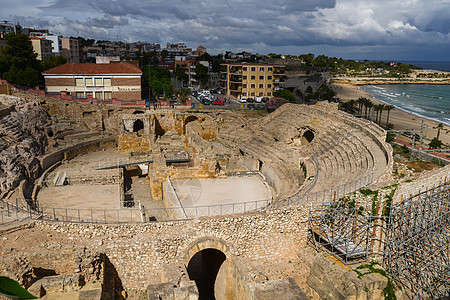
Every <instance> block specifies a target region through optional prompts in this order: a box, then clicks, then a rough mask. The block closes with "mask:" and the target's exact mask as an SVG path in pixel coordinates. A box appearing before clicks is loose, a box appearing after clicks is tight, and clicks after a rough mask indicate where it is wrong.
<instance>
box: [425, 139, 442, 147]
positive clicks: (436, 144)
mask: <svg viewBox="0 0 450 300" xmlns="http://www.w3.org/2000/svg"><path fill="white" fill-rule="evenodd" d="M428 146H429V147H430V149H439V148H441V147H442V142H441V141H440V140H439V139H438V138H433V139H432V140H431V142H430V143H429V144H428Z"/></svg>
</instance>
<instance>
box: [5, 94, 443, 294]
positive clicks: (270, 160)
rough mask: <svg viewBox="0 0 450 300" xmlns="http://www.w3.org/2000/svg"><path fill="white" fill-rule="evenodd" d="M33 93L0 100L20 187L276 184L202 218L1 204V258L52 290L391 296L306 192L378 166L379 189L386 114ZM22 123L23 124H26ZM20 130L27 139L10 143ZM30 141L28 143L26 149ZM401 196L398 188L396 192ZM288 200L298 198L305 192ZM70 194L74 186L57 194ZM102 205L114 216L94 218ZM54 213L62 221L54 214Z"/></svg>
mask: <svg viewBox="0 0 450 300" xmlns="http://www.w3.org/2000/svg"><path fill="white" fill-rule="evenodd" d="M21 96H22V99H21V98H19V99H18V98H11V99H12V100H8V101H9V102H8V101H6V100H5V102H2V103H7V102H8V103H10V104H9V106H8V105H6V104H4V105H3V106H2V107H1V111H0V112H1V118H0V125H1V124H6V125H5V126H6V127H4V128H8V130H6V131H8V132H9V134H6V133H5V131H2V135H1V136H0V138H1V139H3V140H4V141H5V142H7V143H6V144H4V145H8V147H7V148H6V147H5V148H4V149H3V150H2V152H1V155H4V158H2V162H8V168H9V169H8V171H3V170H6V169H4V166H5V164H4V163H2V164H1V166H0V169H1V170H2V171H1V172H3V173H0V175H1V176H0V183H1V184H2V185H1V187H2V190H1V191H2V193H3V194H5V193H9V194H10V197H9V199H11V198H12V197H13V196H12V193H14V195H18V197H21V198H27V197H28V196H29V195H31V196H33V195H34V196H36V194H38V193H39V189H46V188H49V187H53V185H55V186H54V188H55V189H58V188H60V190H62V188H63V187H64V185H65V184H67V185H72V186H74V187H75V188H78V189H79V190H80V191H79V193H80V194H81V190H82V189H86V187H87V186H88V185H89V186H92V185H95V184H98V185H107V184H116V183H117V181H119V183H118V184H117V186H118V189H117V188H116V187H114V189H115V190H120V192H119V194H120V195H119V197H116V198H115V197H112V196H111V197H110V198H109V199H107V200H108V201H109V202H106V203H107V204H106V206H107V208H108V209H110V207H111V206H112V205H113V203H114V205H116V204H117V203H119V201H125V200H126V199H125V198H127V197H131V198H132V197H133V196H134V197H136V194H135V195H132V192H136V187H134V189H133V186H132V185H133V180H134V179H136V178H137V177H138V179H139V181H138V182H139V185H141V186H143V187H145V189H143V190H142V191H143V193H147V195H146V196H147V197H148V198H149V199H151V201H153V202H152V203H157V204H158V205H162V206H163V207H162V208H163V209H164V208H166V209H167V208H168V207H169V206H170V205H179V203H175V204H173V203H172V202H170V201H168V200H167V197H166V196H167V195H165V194H164V193H165V191H164V186H165V184H167V182H168V181H169V180H170V181H173V182H177V181H183V180H203V179H227V178H232V177H236V176H241V174H258V176H259V178H262V179H263V180H264V184H265V186H267V187H268V190H269V191H270V199H267V200H268V203H270V204H271V205H270V206H267V207H262V208H261V209H258V210H254V211H252V212H246V213H235V214H227V213H223V215H220V214H219V215H217V216H209V217H199V218H193V219H191V220H180V219H190V217H187V215H186V214H184V215H182V214H181V215H180V214H178V213H177V211H174V210H172V213H171V214H170V213H167V214H166V215H165V216H160V215H157V214H152V209H153V208H154V207H152V206H151V205H150V204H148V203H150V201H149V202H148V203H144V202H142V203H141V206H139V207H135V206H130V207H120V209H117V210H111V211H112V212H110V211H108V210H106V209H105V210H101V211H100V210H99V211H96V210H95V209H92V210H87V215H88V217H85V216H83V217H79V215H78V216H77V215H76V214H75V215H70V216H69V213H68V211H70V208H68V207H67V206H66V208H64V207H63V211H64V209H65V213H62V214H59V215H57V213H55V210H50V211H51V212H52V213H46V214H44V213H42V214H41V215H33V217H36V216H37V218H40V219H41V220H25V221H21V222H22V223H19V222H17V221H13V220H14V217H17V216H16V215H12V214H10V215H7V214H2V216H6V217H5V219H4V220H6V222H8V223H6V222H5V223H6V224H4V225H2V226H0V240H1V241H2V243H0V254H1V256H2V259H1V260H0V270H1V271H2V272H3V273H2V274H5V275H7V276H10V277H11V278H13V279H16V280H18V281H19V282H20V283H21V284H22V285H23V286H25V287H26V288H28V289H29V290H30V291H32V292H33V293H34V294H36V295H39V296H43V297H48V299H53V298H51V297H52V295H53V296H55V295H56V296H55V297H57V296H59V297H64V296H62V295H65V296H67V295H69V294H70V295H75V297H78V298H79V299H124V298H127V299H198V298H199V297H200V299H202V297H203V299H207V298H208V297H209V298H211V297H215V299H276V298H278V299H307V298H309V299H323V298H327V299H343V298H348V299H353V298H354V299H379V298H380V296H381V295H382V293H383V289H384V288H385V287H386V284H387V281H386V279H385V278H384V277H380V276H376V275H373V276H372V275H371V276H367V277H363V278H357V276H356V275H355V274H356V273H355V274H353V273H352V271H345V270H343V269H342V266H340V265H339V264H338V263H336V262H333V261H332V260H330V259H329V258H328V257H327V256H324V255H317V254H316V252H315V251H314V250H313V249H312V248H310V247H309V246H307V236H308V235H307V232H308V209H309V207H308V205H309V204H310V203H311V202H312V201H313V200H312V199H309V200H308V201H309V202H308V201H307V199H308V196H307V195H316V199H317V195H322V194H320V192H322V191H330V190H332V189H334V188H335V187H341V188H340V189H339V191H340V192H341V193H342V192H344V191H347V192H348V191H349V189H354V186H355V183H358V184H359V187H361V178H370V182H369V181H368V182H367V184H372V185H371V186H370V187H377V188H380V187H383V186H384V184H383V183H384V182H391V179H392V178H391V176H390V175H391V173H392V165H393V159H392V150H391V149H390V146H389V145H387V144H386V143H385V142H384V137H385V132H384V131H383V130H382V129H381V128H379V127H378V126H377V125H375V124H372V123H369V122H367V121H364V120H360V119H356V118H354V117H352V116H350V115H347V114H346V113H343V112H340V111H338V110H337V106H336V105H335V104H328V103H319V104H317V105H314V106H303V105H291V104H286V105H284V106H282V107H281V108H279V109H278V110H277V111H275V112H274V113H271V114H266V113H262V112H257V111H255V112H249V111H247V112H236V111H227V110H217V111H216V110H214V111H194V110H156V111H155V110H147V109H143V108H136V107H113V106H97V105H89V104H77V103H67V102H65V101H60V100H55V99H48V98H45V97H41V96H30V95H25V94H22V95H21ZM11 103H13V104H11ZM6 120H8V121H6ZM10 120H15V121H14V122H15V123H14V124H16V125H14V126H13V124H12V123H10V122H12V121H10ZM3 122H4V123H3ZM2 126H3V125H2ZM33 126H34V127H33ZM14 127H20V133H19V131H17V133H15V132H16V131H15V130H14ZM11 132H12V133H11ZM14 134H17V137H16V141H17V143H16V144H14V145H15V147H16V148H15V149H16V150H14V151H15V152H14V151H13V150H8V149H9V148H11V147H13V146H10V144H12V143H11V140H12V139H13V137H14ZM27 140H28V141H27ZM22 143H23V145H26V147H25V146H22ZM18 144H20V145H21V146H20V147H22V148H20V149H25V150H26V151H19V146H18ZM106 149H109V150H114V151H116V152H117V153H116V154H117V157H120V159H116V157H114V159H113V160H108V159H105V160H103V159H102V161H97V162H95V163H96V166H95V167H93V166H92V165H87V163H86V164H85V162H80V161H78V162H77V168H78V169H77V170H78V171H79V172H78V173H76V172H74V171H72V173H70V172H69V171H68V173H67V177H65V176H63V177H64V178H65V180H62V182H59V183H58V184H55V182H56V181H57V180H56V179H55V180H56V181H54V182H53V180H54V179H53V177H51V176H53V175H55V173H56V172H57V170H58V168H60V167H61V166H62V167H64V168H65V169H64V170H70V164H71V161H75V158H77V157H82V156H83V155H86V154H87V153H90V154H92V157H95V153H96V152H98V153H102V156H100V155H99V157H105V156H107V155H108V153H109V152H107V151H106ZM8 151H9V152H8ZM14 155H15V156H14ZM14 157H17V158H16V159H15V160H14V159H13V158H14ZM114 161H115V162H114ZM19 162H20V163H19ZM135 162H139V163H135ZM10 166H13V167H10ZM97 167H98V168H99V169H101V168H102V167H107V168H116V169H117V167H119V170H120V171H119V172H118V173H117V174H116V173H114V174H113V173H111V174H113V175H112V176H111V177H107V176H106V175H108V176H109V175H110V173H107V171H102V170H97ZM2 168H3V169H2ZM107 170H110V169H107ZM7 172H9V173H7ZM52 172H53V173H52ZM101 172H103V173H101ZM440 172H441V173H439V174H438V175H436V174H434V175H433V174H431V175H430V174H428V175H427V176H428V178H434V179H433V180H441V178H442V177H445V175H446V174H448V172H449V169H448V168H446V169H443V170H441V171H440ZM75 173H76V174H75ZM5 174H8V176H6V175H5ZM9 174H15V175H14V176H15V177H10V176H9ZM105 174H106V175H105ZM102 176H104V177H102ZM245 176H247V175H245ZM12 178H16V179H12ZM49 178H51V179H49ZM101 178H103V179H101ZM105 178H107V179H105ZM130 178H133V180H131V181H130ZM102 180H103V181H102ZM24 181H25V182H28V183H27V184H23V182H24ZM130 182H131V183H130ZM21 183H22V184H21ZM416 183H417V186H418V185H419V184H420V185H421V186H420V187H418V188H416V186H415V185H414V183H413V184H411V183H405V185H401V186H400V187H399V189H398V190H399V191H401V192H402V193H410V192H411V193H412V192H414V191H416V190H417V189H420V188H423V186H425V185H426V184H427V183H426V182H424V181H423V180H422V179H421V180H417V181H416ZM365 184H366V183H365ZM413 185H414V187H413ZM17 186H19V188H16V187H17ZM130 186H131V187H130ZM20 187H22V188H20ZM23 187H27V188H23ZM174 187H176V188H177V187H178V186H177V185H176V184H175V185H174ZM346 188H347V190H345V189H346ZM316 192H319V193H316ZM386 193H388V192H386ZM323 195H324V197H325V192H324V193H323ZM383 195H384V194H383ZM303 196H305V197H303ZM352 197H354V198H355V199H356V198H357V197H359V196H354V195H353V196H352ZM3 198H4V199H5V196H4V197H3ZM6 198H7V197H6ZM97 198H99V197H97ZM366 198H367V199H368V197H366ZM366 198H363V197H362V198H361V197H360V198H357V201H358V203H360V204H361V203H363V202H364V201H366V202H364V204H361V205H362V206H363V208H364V209H365V210H367V211H368V210H370V209H371V205H372V203H371V202H370V199H369V200H367V199H366ZM398 198H401V195H400V194H398V193H397V194H395V195H394V197H393V199H398ZM7 199H8V198H7ZM286 199H295V200H296V202H295V205H292V203H291V204H289V203H288V202H287V201H286ZM352 199H353V198H352ZM33 200H36V199H33ZM57 200H58V199H57ZM319 200H320V199H319ZM67 202H69V200H68V199H67V198H64V201H60V202H59V203H58V205H61V206H64V205H67ZM93 202H95V195H94V201H93ZM143 203H144V204H145V206H146V207H145V208H144V207H143V205H142V204H143ZM155 207H156V206H155ZM1 208H2V209H4V207H1ZM50 208H51V207H50ZM157 208H158V209H159V208H160V207H157ZM180 210H181V209H180ZM80 211H82V210H79V211H78V212H80ZM130 211H134V212H137V214H138V215H137V220H138V223H137V224H136V223H134V224H132V223H129V222H123V219H118V220H119V221H122V222H123V223H120V224H114V223H112V224H99V223H102V222H101V221H100V222H99V221H98V220H106V216H107V214H113V215H114V216H116V214H117V215H119V214H120V213H124V214H126V213H127V212H130ZM0 212H3V211H1V210H0ZM47 212H48V211H47ZM82 212H83V213H85V212H86V211H82ZM99 212H101V213H99ZM142 212H144V213H142ZM56 215H57V216H56ZM99 215H100V217H101V218H105V219H95V217H96V216H99ZM26 216H27V215H26V214H25V217H26ZM54 216H55V217H54ZM68 216H69V217H73V218H74V220H75V222H71V221H70V219H69V217H68ZM53 217H54V218H53ZM77 217H78V219H77ZM91 217H92V219H90V218H91ZM52 218H53V220H56V219H57V220H58V221H57V222H54V221H48V220H52ZM95 220H97V221H95ZM164 220H171V221H164ZM174 220H175V221H174ZM160 221H163V222H160ZM9 222H10V223H9ZM82 222H83V223H84V224H83V223H82ZM90 222H93V223H94V224H89V223H90ZM134 222H136V220H134ZM95 223H97V224H95ZM205 274H206V275H205ZM62 293H65V294H62ZM397 294H398V297H401V296H402V295H401V293H397ZM205 295H208V296H205Z"/></svg>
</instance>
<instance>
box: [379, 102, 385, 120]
mask: <svg viewBox="0 0 450 300" xmlns="http://www.w3.org/2000/svg"><path fill="white" fill-rule="evenodd" d="M377 106H378V108H379V110H380V118H379V121H378V124H381V115H382V114H383V110H384V108H385V107H386V105H385V104H378V105H377Z"/></svg>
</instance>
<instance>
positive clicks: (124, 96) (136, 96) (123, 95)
mask: <svg viewBox="0 0 450 300" xmlns="http://www.w3.org/2000/svg"><path fill="white" fill-rule="evenodd" d="M112 97H113V98H117V100H141V92H140V91H139V92H113V93H112Z"/></svg>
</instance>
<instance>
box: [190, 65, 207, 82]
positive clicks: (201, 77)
mask: <svg viewBox="0 0 450 300" xmlns="http://www.w3.org/2000/svg"><path fill="white" fill-rule="evenodd" d="M194 71H195V74H194V76H193V77H194V79H195V80H197V81H198V83H199V86H204V85H206V84H207V83H208V80H209V74H208V67H207V66H204V65H202V64H201V63H198V64H196V65H195V69H194Z"/></svg>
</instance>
